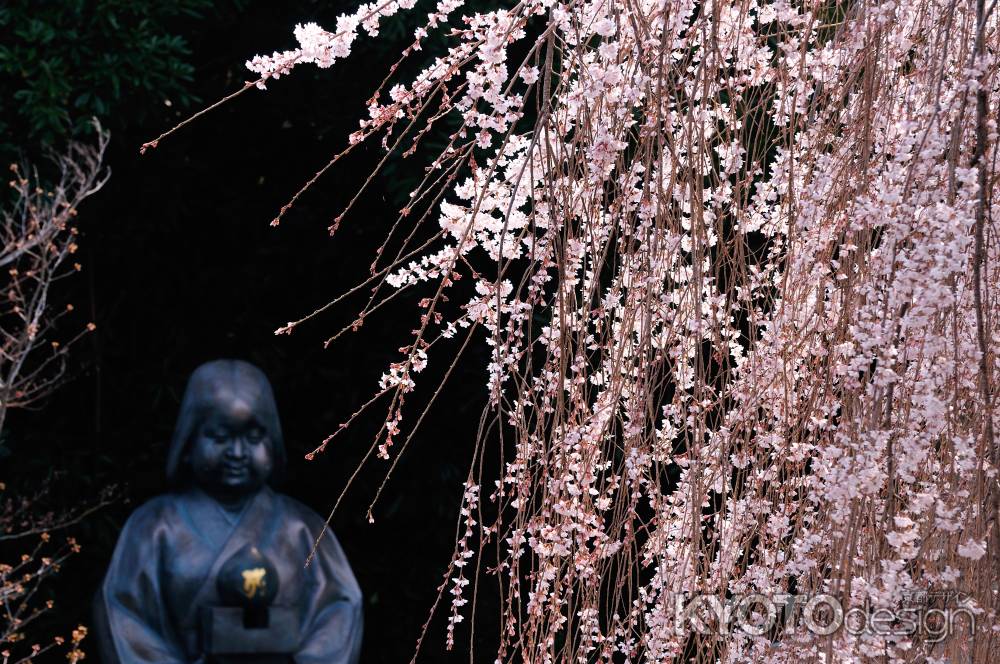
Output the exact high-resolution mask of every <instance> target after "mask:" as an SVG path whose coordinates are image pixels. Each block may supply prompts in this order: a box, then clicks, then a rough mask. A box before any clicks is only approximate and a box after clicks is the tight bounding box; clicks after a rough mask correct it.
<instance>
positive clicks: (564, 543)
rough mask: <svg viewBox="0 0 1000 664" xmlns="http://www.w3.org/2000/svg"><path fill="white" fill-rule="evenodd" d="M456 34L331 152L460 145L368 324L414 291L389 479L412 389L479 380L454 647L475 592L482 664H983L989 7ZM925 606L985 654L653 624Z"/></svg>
mask: <svg viewBox="0 0 1000 664" xmlns="http://www.w3.org/2000/svg"><path fill="white" fill-rule="evenodd" d="M400 8H401V6H400V5H397V4H396V3H388V4H387V5H385V6H384V7H383V8H378V10H377V11H376V10H375V9H373V8H372V7H370V6H365V7H362V9H361V10H359V12H358V13H357V14H352V15H351V18H348V19H342V21H343V25H340V24H338V26H337V32H336V33H330V32H324V31H322V30H320V29H319V28H316V27H315V26H306V27H302V28H300V29H299V30H297V32H296V36H297V38H298V39H299V42H300V45H301V48H300V49H298V51H293V52H289V53H288V54H276V55H275V56H271V57H270V58H262V59H255V60H254V61H251V63H250V68H251V69H252V70H253V71H254V72H256V73H258V74H261V75H262V77H264V78H267V77H268V76H273V75H276V74H277V73H279V72H284V71H287V69H288V68H289V67H290V66H291V65H292V64H298V63H300V62H315V63H317V64H319V65H320V66H328V65H329V64H330V63H331V62H332V61H333V59H335V58H338V57H343V56H344V55H346V54H347V51H348V50H349V47H350V42H351V41H352V40H353V39H354V35H355V33H356V26H357V25H359V24H361V25H363V26H365V27H367V26H372V25H377V19H371V18H360V17H361V16H362V15H363V16H365V17H368V16H369V15H374V14H372V12H375V14H387V13H392V12H395V11H397V10H398V9H400ZM459 8H460V5H459V4H458V3H457V2H441V3H439V4H438V6H437V9H436V10H435V12H433V13H432V14H430V16H429V19H428V21H427V23H426V25H425V26H424V27H422V28H420V29H419V30H418V31H417V34H416V39H417V42H416V43H415V46H414V47H411V48H410V49H408V50H407V54H406V55H408V56H411V57H412V56H414V53H415V52H416V51H418V50H419V47H420V42H421V40H423V39H424V38H425V37H426V36H427V35H428V34H430V33H431V32H433V31H434V30H440V31H443V33H444V35H445V36H446V38H447V39H448V42H449V44H450V50H448V51H447V52H446V53H443V54H440V55H436V56H435V57H434V59H433V60H432V61H431V62H430V64H429V65H427V66H426V67H425V68H424V69H423V70H422V71H421V72H420V73H419V74H418V75H417V76H415V77H413V78H412V79H411V80H408V81H407V80H402V81H393V82H391V84H387V86H386V88H387V89H379V90H378V91H377V92H376V94H375V96H373V98H372V100H371V102H370V104H369V108H368V117H366V118H364V119H362V120H361V121H360V128H359V130H358V131H357V132H356V133H354V134H353V135H352V136H351V137H350V145H351V146H353V145H357V144H358V143H361V142H364V141H367V140H369V139H371V138H374V137H376V136H379V137H381V144H382V145H383V146H384V147H385V148H386V149H387V150H389V151H390V152H394V151H399V152H402V153H403V154H404V155H409V154H414V152H415V150H416V148H417V146H418V145H419V144H420V143H421V141H422V140H423V138H424V136H425V135H426V134H427V133H428V132H429V131H430V130H431V128H432V127H434V126H435V123H437V122H438V121H439V120H440V119H441V118H442V117H444V116H446V115H449V114H450V115H451V116H453V117H454V118H457V125H458V128H457V129H455V130H454V131H452V132H451V133H450V134H449V135H448V141H447V144H446V147H444V148H443V149H442V150H440V151H439V152H438V153H435V154H434V156H433V158H432V160H431V161H430V163H429V164H427V170H426V176H425V178H424V180H423V181H422V182H421V184H420V185H419V186H418V187H417V188H416V189H415V190H414V191H413V192H412V194H411V196H410V203H409V204H408V205H407V206H406V207H405V208H404V209H403V210H401V211H400V216H399V224H398V225H399V226H401V227H403V228H406V227H409V228H410V229H411V230H409V231H407V232H406V233H405V238H402V239H401V238H398V237H393V236H392V234H390V237H389V239H388V240H387V242H386V244H385V245H384V246H383V250H380V252H379V255H378V256H377V257H376V260H375V262H374V263H373V265H372V276H371V279H369V280H368V281H366V282H365V285H366V286H371V287H372V288H373V289H374V290H373V293H375V295H373V299H372V300H371V302H370V303H369V305H368V306H367V307H366V308H365V310H364V311H362V313H361V315H360V316H359V320H360V319H363V318H364V317H365V316H367V315H368V314H369V313H371V311H373V310H374V309H375V308H377V307H378V306H380V302H382V301H384V300H383V299H379V297H382V298H388V297H392V296H393V294H395V293H397V292H399V291H400V290H405V289H420V290H422V291H424V292H426V297H425V298H424V299H423V300H422V301H421V304H420V308H421V312H420V314H419V322H418V324H417V325H416V326H415V329H414V331H413V335H414V339H413V341H412V343H411V344H409V345H408V346H406V347H404V349H403V352H402V357H401V358H400V360H399V361H398V362H396V363H395V364H393V366H391V367H390V368H389V369H388V370H387V372H386V374H385V376H384V377H383V380H382V385H381V390H382V392H381V394H391V395H393V397H392V404H391V405H390V407H389V409H388V416H387V419H386V426H385V427H383V431H382V432H380V434H379V439H378V440H377V441H376V444H378V445H380V447H379V451H380V454H381V455H382V456H384V457H387V458H388V457H390V445H391V442H392V438H393V436H396V435H398V434H399V432H400V430H401V427H404V426H405V423H406V419H405V416H404V411H403V409H402V403H403V399H404V395H405V394H407V393H409V392H411V391H413V390H415V389H420V386H421V385H420V383H419V381H417V379H416V374H417V373H419V372H420V371H421V370H423V369H424V368H425V367H426V366H427V364H428V362H432V361H436V360H440V361H444V362H445V363H446V364H447V365H449V370H448V373H449V374H450V366H453V363H454V362H457V361H458V358H459V357H460V355H461V350H460V349H459V348H458V347H456V346H455V344H456V343H459V342H460V339H461V338H462V337H463V336H464V338H465V340H466V343H467V342H468V341H469V340H473V342H474V343H485V344H486V346H487V347H488V348H489V360H488V363H487V366H486V367H485V375H484V387H485V394H484V399H485V402H486V404H487V406H486V407H487V409H488V411H489V412H488V413H487V415H488V417H484V420H483V421H484V422H492V423H493V424H492V425H490V427H487V429H488V430H485V431H484V432H482V434H481V435H480V436H478V438H476V437H475V436H474V435H473V434H474V432H470V433H469V438H470V443H469V444H470V446H471V445H473V444H475V446H476V455H475V457H476V459H477V462H476V463H475V464H474V466H473V468H472V470H471V471H470V479H469V483H468V484H467V490H466V495H465V497H464V499H463V505H462V509H463V512H462V514H463V522H462V523H463V526H464V528H463V529H460V532H459V538H458V544H457V548H456V557H455V558H454V559H453V564H452V565H451V566H450V567H449V574H450V575H451V576H452V578H451V581H452V582H453V583H452V584H451V586H452V589H451V594H452V596H453V598H454V599H453V601H452V603H451V616H450V619H449V623H448V625H449V626H448V636H447V642H448V645H449V647H451V646H461V637H460V635H459V634H458V633H457V631H456V624H457V623H459V621H460V619H461V613H460V611H461V609H462V607H463V605H464V604H465V602H466V600H465V598H464V594H463V590H462V588H463V587H464V586H465V585H466V584H467V583H469V582H470V581H471V582H472V583H494V584H499V588H500V593H499V596H500V597H501V603H500V606H499V607H497V608H498V610H499V612H500V618H501V625H502V630H501V636H500V642H499V643H497V644H496V652H495V653H490V655H491V656H495V657H496V659H497V661H500V662H506V661H511V660H516V661H528V662H536V663H547V662H570V661H572V662H581V663H582V662H596V661H600V662H612V661H615V662H619V661H628V662H650V663H653V662H655V663H663V662H681V661H705V662H733V663H735V662H747V661H767V662H800V661H827V662H867V661H879V662H883V661H889V662H909V661H941V662H943V661H959V660H961V661H976V662H987V661H994V660H996V659H998V658H1000V640H998V639H1000V634H998V632H997V630H995V629H994V625H996V624H997V610H998V607H1000V546H998V543H1000V524H998V521H997V520H998V518H1000V510H998V506H1000V485H998V479H1000V478H998V476H997V464H998V461H1000V446H998V444H997V441H996V440H995V437H994V433H993V431H994V428H995V426H996V425H997V423H998V422H1000V420H997V418H996V415H995V413H994V409H995V408H996V400H997V381H996V380H995V378H994V377H995V376H996V375H997V372H998V371H1000V364H998V361H997V354H996V351H995V348H994V346H993V344H994V343H997V342H998V341H1000V332H997V331H994V330H993V329H992V326H993V323H994V322H995V321H996V320H997V316H998V315H1000V302H998V297H1000V273H998V267H997V265H998V261H1000V247H998V244H997V237H996V235H995V233H994V231H993V229H994V224H993V220H992V217H991V215H992V212H991V211H992V210H995V209H997V205H998V203H1000V197H998V196H997V188H996V182H997V174H998V171H997V168H996V164H997V150H998V140H997V139H998V130H997V121H996V117H997V111H996V109H997V108H998V107H1000V87H998V85H1000V78H998V62H997V54H998V53H1000V32H998V28H1000V23H998V19H997V13H996V11H994V9H995V5H994V4H990V3H984V2H979V3H978V4H977V3H954V2H945V1H944V0H916V1H914V2H909V3H901V2H894V1H887V2H874V3H861V4H859V3H848V2H840V1H836V0H829V1H823V0H818V1H816V2H795V3H793V2H789V1H788V0H774V1H769V0H749V1H748V2H744V3H720V2H717V1H715V0H707V1H704V2H695V1H694V0H671V1H669V2H662V1H660V0H657V1H653V0H628V1H626V2H624V3H620V2H611V1H610V0H572V1H570V0H523V1H522V2H519V3H517V4H516V5H514V6H512V7H510V8H499V9H494V10H492V11H483V12H478V13H469V14H467V15H465V16H461V17H458V16H455V15H454V12H455V10H457V9H459ZM363 12H367V13H366V14H363ZM369 32H371V30H369ZM375 177H377V175H376V176H375ZM420 229H424V230H423V231H421V230H420ZM396 232H397V231H396V230H395V228H394V230H393V233H396ZM426 238H430V239H427V240H426V241H424V239H426ZM380 294H381V295H380ZM294 325H296V324H295V323H293V324H290V326H289V327H286V328H284V329H283V330H284V331H288V330H290V329H291V327H294ZM449 344H452V345H449ZM439 347H440V349H441V350H437V349H438V348H439ZM464 347H465V346H464V345H462V346H461V348H462V349H464ZM430 387H431V388H432V389H434V386H430ZM432 401H433V400H432ZM472 441H474V442H472ZM487 448H489V449H490V450H492V454H489V453H486V450H487ZM497 450H499V451H497ZM498 454H499V455H501V456H502V459H503V463H502V468H501V469H500V472H499V475H498V476H496V479H495V481H494V484H493V487H492V489H491V490H490V491H488V492H487V491H486V490H485V489H484V495H483V502H482V504H480V503H479V502H478V493H477V492H478V485H477V484H474V483H473V482H472V478H473V477H479V476H480V473H482V472H483V471H484V469H486V468H492V466H488V465H485V464H486V462H484V461H482V459H485V458H492V459H495V458H496V457H497V455H498ZM473 486H475V487H476V492H473V493H470V491H471V487H473ZM473 506H478V510H479V512H478V513H479V517H478V518H477V519H475V520H473V519H472V517H471V514H472V509H473ZM497 540H499V543H500V546H499V548H498V547H497V546H496V543H497ZM475 542H478V543H479V549H478V551H476V552H475V553H474V549H473V548H471V547H472V546H473V545H474V543H475ZM489 542H493V545H491V546H489V547H487V543H489ZM473 555H478V556H479V557H480V560H481V562H482V565H481V568H482V569H483V570H484V572H483V573H482V574H479V575H468V574H467V573H466V571H465V570H464V569H463V566H462V565H461V564H459V563H464V562H465V561H466V560H467V559H470V558H472V557H473ZM487 570H488V571H487ZM446 585H447V584H446ZM938 587H946V588H955V589H958V590H959V591H961V592H962V593H963V597H964V598H965V599H964V600H963V601H965V602H966V604H965V605H964V606H966V607H967V608H969V609H971V611H972V612H973V613H974V614H975V615H976V616H977V618H978V620H977V624H976V626H975V629H973V630H964V631H963V630H957V631H956V632H955V633H953V634H952V635H950V636H949V638H948V639H946V640H944V641H941V642H936V641H931V640H929V639H926V638H924V635H921V634H919V633H899V632H898V631H897V632H890V633H875V632H872V633H862V634H855V633H848V632H847V631H841V632H837V633H834V634H832V635H828V636H821V635H817V634H810V633H804V632H796V631H794V630H780V629H774V630H770V631H767V632H766V633H764V634H753V633H747V632H745V631H733V632H727V631H724V630H715V631H713V630H711V629H708V630H701V631H699V630H694V629H692V628H684V629H678V627H677V625H678V622H677V621H676V620H675V616H674V608H675V603H674V601H673V598H674V597H676V596H677V595H678V594H682V593H683V594H695V593H699V594H714V595H715V596H717V597H719V598H721V599H724V598H725V597H727V596H730V595H733V594H751V593H760V594H762V595H765V596H775V595H779V594H787V593H789V592H796V593H801V594H805V593H810V592H811V593H827V594H831V595H834V596H837V597H841V598H843V600H844V602H845V603H847V604H850V605H857V606H861V605H865V606H869V607H872V608H873V609H887V610H892V609H894V608H898V607H899V606H901V605H902V603H904V602H905V601H906V598H907V597H910V596H912V595H913V593H915V592H919V591H921V590H926V589H928V588H938ZM477 615H478V614H477ZM491 619H492V618H491ZM461 647H464V646H461ZM468 647H472V646H471V644H470V645H469V646H468Z"/></svg>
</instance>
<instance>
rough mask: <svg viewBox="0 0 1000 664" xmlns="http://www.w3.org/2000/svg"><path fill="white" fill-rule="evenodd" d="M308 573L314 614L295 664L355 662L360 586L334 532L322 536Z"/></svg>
mask: <svg viewBox="0 0 1000 664" xmlns="http://www.w3.org/2000/svg"><path fill="white" fill-rule="evenodd" d="M318 532H319V531H317V534H318ZM310 544H311V542H310ZM306 574H307V577H310V578H309V580H308V584H309V586H311V591H310V594H311V597H310V604H311V606H310V609H311V610H310V611H309V613H310V614H311V615H310V617H309V619H308V621H307V623H306V624H305V625H304V626H303V627H304V629H303V633H302V636H303V638H302V645H301V647H300V649H299V652H298V653H297V654H296V655H295V662H296V664H319V663H320V662H323V663H324V664H355V663H356V662H357V661H358V658H359V656H360V653H361V635H362V621H363V618H362V612H361V600H362V595H361V589H360V588H359V587H358V582H357V581H356V580H355V579H354V573H353V572H352V571H351V566H350V564H348V562H347V557H346V556H345V555H344V551H343V549H342V548H341V547H340V542H338V541H337V538H336V537H334V535H333V533H331V532H329V531H327V532H326V534H325V535H323V538H322V540H320V546H319V549H317V551H316V557H315V558H314V559H313V561H312V563H311V564H310V565H309V567H308V568H307V570H306Z"/></svg>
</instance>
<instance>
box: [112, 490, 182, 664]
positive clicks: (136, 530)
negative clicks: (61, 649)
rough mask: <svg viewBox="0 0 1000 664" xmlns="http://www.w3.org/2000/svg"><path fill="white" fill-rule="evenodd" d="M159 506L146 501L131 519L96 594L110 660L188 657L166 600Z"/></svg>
mask: <svg viewBox="0 0 1000 664" xmlns="http://www.w3.org/2000/svg"><path fill="white" fill-rule="evenodd" d="M156 511H157V510H156V509H155V506H154V505H146V506H144V507H143V508H140V509H139V510H137V511H136V513H135V514H133V515H132V517H131V518H129V520H128V521H127V522H126V524H125V527H124V528H123V529H122V532H121V535H120V536H119V538H118V545H117V546H116V547H115V553H114V556H113V557H112V559H111V565H110V567H109V568H108V573H107V575H106V576H105V578H104V582H103V583H102V584H101V587H100V589H99V590H98V592H97V596H96V597H95V598H94V622H95V627H96V628H97V637H98V644H99V646H100V650H101V656H102V659H101V661H103V662H106V663H107V664H145V663H147V662H148V663H153V662H156V663H157V664H182V663H184V662H186V658H185V656H184V654H183V649H182V646H181V644H180V641H179V640H178V638H177V636H176V635H175V634H174V629H173V627H172V625H171V624H170V619H169V617H168V615H167V610H166V607H165V605H164V603H163V587H162V584H163V577H162V574H161V570H160V569H159V568H160V564H159V561H160V560H161V555H160V554H161V548H162V542H163V533H162V532H161V527H160V526H159V525H158V521H159V519H158V518H156V514H155V512H156Z"/></svg>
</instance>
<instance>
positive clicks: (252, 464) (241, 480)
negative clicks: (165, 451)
mask: <svg viewBox="0 0 1000 664" xmlns="http://www.w3.org/2000/svg"><path fill="white" fill-rule="evenodd" d="M189 463H190V467H191V471H192V474H193V475H194V478H195V481H196V482H197V483H198V485H199V486H200V487H201V488H202V489H204V490H205V491H207V492H208V493H211V494H213V495H215V496H217V497H220V498H239V497H241V496H243V495H246V494H249V493H253V492H255V491H257V490H258V489H259V488H260V487H262V486H263V485H264V483H265V482H266V481H267V479H268V477H270V475H271V470H272V469H273V467H274V456H273V452H272V445H271V439H270V438H269V437H268V434H267V430H266V429H265V428H264V427H263V426H262V425H261V424H260V423H259V422H258V421H257V420H256V419H255V418H254V416H253V412H252V409H251V408H250V406H249V405H248V404H246V403H243V402H242V401H239V400H233V401H230V402H227V403H223V404H220V405H218V406H217V407H216V408H214V409H213V410H212V412H211V413H210V414H209V416H208V417H206V418H205V420H204V421H203V422H202V423H201V426H200V427H198V429H196V430H195V433H194V438H193V440H192V441H191V448H190V456H189Z"/></svg>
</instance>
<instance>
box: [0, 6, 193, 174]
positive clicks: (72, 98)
mask: <svg viewBox="0 0 1000 664" xmlns="http://www.w3.org/2000/svg"><path fill="white" fill-rule="evenodd" d="M212 5H213V0H171V1H170V2H162V1H160V0H65V1H62V2H49V1H46V0H41V1H40V0H7V1H6V2H3V3H0V34H2V35H3V38H2V39H0V90H2V95H0V104H2V106H0V156H3V157H5V158H7V159H10V158H11V157H13V156H15V155H16V154H17V152H18V151H25V150H29V151H30V150H33V149H35V146H37V147H44V146H57V145H59V144H60V143H62V142H63V141H64V140H65V139H67V138H69V137H71V136H77V135H80V134H83V133H86V132H88V131H90V118H92V117H97V118H98V119H99V120H100V121H101V122H102V124H104V126H106V127H109V128H110V129H111V130H112V133H114V130H115V129H117V128H118V126H117V125H120V124H124V123H128V122H132V121H135V120H139V121H141V120H143V119H144V118H145V117H147V116H150V115H155V114H161V113H162V110H168V109H167V108H166V107H167V106H168V105H172V106H174V107H180V108H184V107H187V106H190V105H191V103H192V102H194V101H195V100H196V99H195V98H194V97H193V96H192V95H191V94H190V93H189V92H187V89H188V87H189V83H190V82H191V81H192V79H193V76H194V66H193V65H192V64H191V63H190V62H189V59H188V58H189V56H190V49H189V48H188V43H187V40H186V38H185V28H184V27H183V26H184V25H185V24H186V25H187V26H188V27H187V28H186V29H190V25H191V22H192V20H194V21H197V20H198V19H200V18H202V17H203V15H204V14H205V13H206V12H207V11H208V10H209V9H211V7H212ZM161 109H162V110H161ZM123 110H127V112H128V115H129V116H131V117H120V116H119V115H117V114H116V113H120V112H122V111H123ZM28 146H32V147H31V148H29V147H28Z"/></svg>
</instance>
